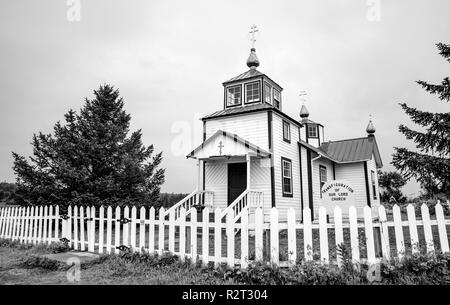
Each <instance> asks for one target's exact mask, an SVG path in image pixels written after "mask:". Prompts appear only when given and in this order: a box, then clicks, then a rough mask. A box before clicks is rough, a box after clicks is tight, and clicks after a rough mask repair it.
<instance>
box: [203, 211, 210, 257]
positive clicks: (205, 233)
mask: <svg viewBox="0 0 450 305" xmlns="http://www.w3.org/2000/svg"><path fill="white" fill-rule="evenodd" d="M208 223H209V208H208V207H206V208H204V209H203V214H202V225H203V227H202V261H203V264H204V265H207V264H208V262H209V226H208Z"/></svg>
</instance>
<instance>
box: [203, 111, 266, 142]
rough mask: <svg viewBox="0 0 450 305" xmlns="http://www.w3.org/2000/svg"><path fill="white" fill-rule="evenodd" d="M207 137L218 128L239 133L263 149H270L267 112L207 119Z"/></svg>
mask: <svg viewBox="0 0 450 305" xmlns="http://www.w3.org/2000/svg"><path fill="white" fill-rule="evenodd" d="M205 124H206V126H205V129H206V138H209V137H210V136H212V135H213V134H214V133H215V132H216V131H217V130H223V131H228V132H231V133H234V134H237V135H238V136H240V137H241V138H243V139H244V140H247V141H249V142H251V143H252V144H254V145H257V146H259V147H261V148H262V149H265V150H269V141H268V138H269V136H268V124H267V112H259V113H253V114H246V115H236V116H232V117H225V118H218V119H214V120H208V121H206V123H205Z"/></svg>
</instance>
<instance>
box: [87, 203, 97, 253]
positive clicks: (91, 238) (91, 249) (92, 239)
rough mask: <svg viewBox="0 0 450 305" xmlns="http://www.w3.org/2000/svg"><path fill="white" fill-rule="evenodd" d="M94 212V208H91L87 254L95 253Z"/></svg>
mask: <svg viewBox="0 0 450 305" xmlns="http://www.w3.org/2000/svg"><path fill="white" fill-rule="evenodd" d="M88 209H89V207H88ZM95 210H96V209H95V206H92V207H91V215H90V218H91V220H90V221H89V252H95V217H96V212H95Z"/></svg>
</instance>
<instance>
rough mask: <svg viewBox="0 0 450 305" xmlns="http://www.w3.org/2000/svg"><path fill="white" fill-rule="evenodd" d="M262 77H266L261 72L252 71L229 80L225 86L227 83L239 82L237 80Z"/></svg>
mask: <svg viewBox="0 0 450 305" xmlns="http://www.w3.org/2000/svg"><path fill="white" fill-rule="evenodd" d="M262 75H264V73H261V72H259V71H258V70H256V69H250V70H248V71H247V72H244V73H242V74H239V75H238V76H235V77H233V78H230V79H229V80H227V81H225V82H223V83H224V84H225V83H231V82H234V81H237V80H243V79H247V78H251V77H255V76H262Z"/></svg>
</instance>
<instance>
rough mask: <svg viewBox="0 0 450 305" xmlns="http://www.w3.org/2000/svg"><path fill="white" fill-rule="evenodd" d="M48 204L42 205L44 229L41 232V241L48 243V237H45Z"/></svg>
mask: <svg viewBox="0 0 450 305" xmlns="http://www.w3.org/2000/svg"><path fill="white" fill-rule="evenodd" d="M47 222H48V206H47V205H46V206H45V207H44V231H43V232H42V242H44V243H46V244H48V239H47V233H48V232H47V230H48V224H47Z"/></svg>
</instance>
